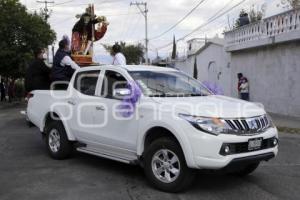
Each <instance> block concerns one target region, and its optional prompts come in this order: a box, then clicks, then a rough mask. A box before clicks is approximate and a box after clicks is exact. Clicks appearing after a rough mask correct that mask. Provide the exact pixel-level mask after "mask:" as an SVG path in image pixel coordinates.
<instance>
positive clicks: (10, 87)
mask: <svg viewBox="0 0 300 200" xmlns="http://www.w3.org/2000/svg"><path fill="white" fill-rule="evenodd" d="M15 89H16V87H15V79H12V78H10V79H9V81H8V90H7V94H8V102H9V103H11V102H13V100H14V98H15Z"/></svg>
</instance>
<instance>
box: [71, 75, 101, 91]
mask: <svg viewBox="0 0 300 200" xmlns="http://www.w3.org/2000/svg"><path fill="white" fill-rule="evenodd" d="M99 74H100V70H95V71H86V72H79V73H78V74H77V75H76V77H75V81H74V88H75V89H76V90H77V91H79V92H80V93H82V94H85V95H89V96H94V95H95V91H96V85H97V81H98V77H99Z"/></svg>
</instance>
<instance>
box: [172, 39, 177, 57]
mask: <svg viewBox="0 0 300 200" xmlns="http://www.w3.org/2000/svg"><path fill="white" fill-rule="evenodd" d="M176 54H177V53H176V40H175V35H174V36H173V51H172V57H171V58H172V60H175V59H176Z"/></svg>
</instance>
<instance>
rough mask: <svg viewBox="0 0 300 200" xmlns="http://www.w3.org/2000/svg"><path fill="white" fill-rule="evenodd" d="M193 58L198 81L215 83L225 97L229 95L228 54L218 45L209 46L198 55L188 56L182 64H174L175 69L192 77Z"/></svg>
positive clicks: (229, 71)
mask: <svg viewBox="0 0 300 200" xmlns="http://www.w3.org/2000/svg"><path fill="white" fill-rule="evenodd" d="M195 56H196V57H197V66H198V80H200V81H210V82H216V83H217V84H218V85H220V86H221V87H222V88H223V90H224V93H225V95H228V96H229V95H231V90H232V88H231V69H230V63H229V61H230V54H228V53H226V52H225V50H224V47H223V46H221V45H218V44H214V43H212V44H210V45H209V46H207V47H206V48H205V49H204V50H202V51H201V52H200V53H199V54H198V55H194V56H190V57H189V58H187V60H185V61H184V62H176V64H175V68H177V69H179V70H181V71H183V72H185V73H187V74H189V75H190V76H193V71H194V61H195Z"/></svg>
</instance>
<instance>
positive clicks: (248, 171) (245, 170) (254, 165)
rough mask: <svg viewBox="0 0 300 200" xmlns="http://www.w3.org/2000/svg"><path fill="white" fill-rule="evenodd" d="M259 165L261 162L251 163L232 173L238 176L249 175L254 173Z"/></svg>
mask: <svg viewBox="0 0 300 200" xmlns="http://www.w3.org/2000/svg"><path fill="white" fill-rule="evenodd" d="M258 166H259V162H256V163H251V164H248V165H246V166H243V167H241V169H238V170H235V171H233V172H231V173H230V174H232V175H236V176H247V175H249V174H251V173H253V172H254V171H255V170H256V169H257V168H258Z"/></svg>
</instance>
